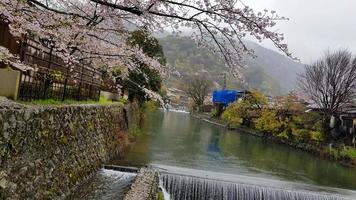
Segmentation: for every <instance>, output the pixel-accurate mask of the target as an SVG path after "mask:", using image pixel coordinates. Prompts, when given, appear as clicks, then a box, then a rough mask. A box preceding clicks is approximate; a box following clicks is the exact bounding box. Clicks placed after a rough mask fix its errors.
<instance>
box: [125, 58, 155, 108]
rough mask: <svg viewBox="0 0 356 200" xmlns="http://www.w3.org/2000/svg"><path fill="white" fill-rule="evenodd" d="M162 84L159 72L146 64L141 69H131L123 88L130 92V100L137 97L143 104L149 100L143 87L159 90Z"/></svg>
mask: <svg viewBox="0 0 356 200" xmlns="http://www.w3.org/2000/svg"><path fill="white" fill-rule="evenodd" d="M161 85H162V79H161V77H160V75H159V73H158V72H157V71H155V70H153V69H150V68H149V67H148V66H146V65H142V66H141V67H140V69H139V70H132V71H130V72H129V75H128V77H127V78H126V79H124V80H123V83H122V86H123V88H124V89H125V90H127V91H128V92H129V101H130V102H132V101H133V100H134V99H137V100H138V101H139V103H140V104H141V105H142V104H143V102H145V101H147V100H149V98H148V97H147V95H146V93H145V91H144V90H143V89H142V88H146V89H149V90H151V91H154V92H159V91H160V88H161Z"/></svg>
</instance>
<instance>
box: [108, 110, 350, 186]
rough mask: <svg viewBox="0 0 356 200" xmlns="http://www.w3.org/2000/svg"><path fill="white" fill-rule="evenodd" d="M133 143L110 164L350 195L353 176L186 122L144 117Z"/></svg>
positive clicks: (169, 116)
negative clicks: (346, 191) (218, 175)
mask: <svg viewBox="0 0 356 200" xmlns="http://www.w3.org/2000/svg"><path fill="white" fill-rule="evenodd" d="M146 118H147V119H146V122H145V125H144V128H143V131H142V133H141V136H139V138H138V139H137V141H136V143H135V144H134V145H133V146H132V148H131V149H130V150H129V152H128V153H127V154H126V156H125V157H124V158H120V159H117V160H114V161H112V162H111V163H110V164H116V165H126V166H137V167H139V166H144V165H154V166H158V167H160V166H174V167H181V168H190V169H198V170H204V171H212V172H217V173H224V174H233V175H242V176H247V177H254V178H256V177H257V178H262V179H264V180H276V181H288V182H293V183H303V184H310V185H314V186H327V187H336V188H343V189H350V190H356V170H355V169H351V168H346V167H343V166H341V165H339V164H338V163H336V162H333V161H328V160H323V159H320V158H318V157H316V156H313V155H311V154H309V153H306V152H303V151H300V150H296V149H294V148H291V147H288V146H285V145H279V144H275V143H271V142H266V141H263V140H262V139H261V138H257V137H255V136H252V135H249V134H247V133H243V132H237V131H231V130H227V129H225V128H222V127H219V126H216V125H212V124H208V123H206V122H203V121H200V120H198V119H195V118H192V117H191V116H190V115H189V114H187V113H177V112H163V111H157V112H154V113H148V114H147V115H146Z"/></svg>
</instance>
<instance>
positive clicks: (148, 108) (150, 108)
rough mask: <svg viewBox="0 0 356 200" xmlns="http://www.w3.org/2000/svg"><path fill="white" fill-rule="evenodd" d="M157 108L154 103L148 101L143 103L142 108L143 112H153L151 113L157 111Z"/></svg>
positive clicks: (156, 104)
mask: <svg viewBox="0 0 356 200" xmlns="http://www.w3.org/2000/svg"><path fill="white" fill-rule="evenodd" d="M158 106H159V105H158V103H157V102H156V101H153V100H149V101H146V102H145V104H144V106H143V107H144V110H145V112H153V111H155V110H157V108H158Z"/></svg>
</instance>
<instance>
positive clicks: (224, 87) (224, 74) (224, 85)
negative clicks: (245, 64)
mask: <svg viewBox="0 0 356 200" xmlns="http://www.w3.org/2000/svg"><path fill="white" fill-rule="evenodd" d="M219 76H223V78H224V80H223V87H222V89H223V90H226V73H222V74H219Z"/></svg>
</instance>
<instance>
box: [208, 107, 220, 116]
mask: <svg viewBox="0 0 356 200" xmlns="http://www.w3.org/2000/svg"><path fill="white" fill-rule="evenodd" d="M217 114H218V110H216V109H215V108H213V109H211V111H210V116H212V117H216V115H217Z"/></svg>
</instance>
